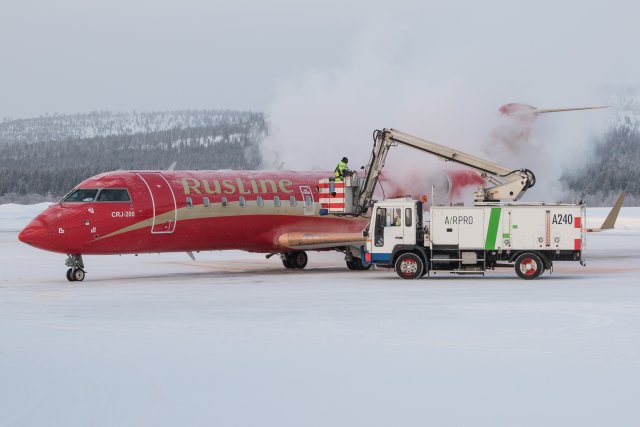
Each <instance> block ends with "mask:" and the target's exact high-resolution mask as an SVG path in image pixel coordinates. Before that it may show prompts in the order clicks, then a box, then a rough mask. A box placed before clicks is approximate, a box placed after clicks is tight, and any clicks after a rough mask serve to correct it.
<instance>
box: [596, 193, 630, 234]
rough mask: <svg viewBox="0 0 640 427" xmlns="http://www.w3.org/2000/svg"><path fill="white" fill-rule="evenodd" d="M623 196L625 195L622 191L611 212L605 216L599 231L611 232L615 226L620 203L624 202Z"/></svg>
mask: <svg viewBox="0 0 640 427" xmlns="http://www.w3.org/2000/svg"><path fill="white" fill-rule="evenodd" d="M624 196H626V193H625V192H624V191H623V192H622V193H620V196H618V200H616V202H615V203H614V205H613V208H611V212H609V215H607V218H606V219H605V220H604V222H603V223H602V227H600V229H601V230H611V229H612V228H613V227H614V226H615V225H616V220H617V219H618V214H619V213H620V208H621V207H622V202H624Z"/></svg>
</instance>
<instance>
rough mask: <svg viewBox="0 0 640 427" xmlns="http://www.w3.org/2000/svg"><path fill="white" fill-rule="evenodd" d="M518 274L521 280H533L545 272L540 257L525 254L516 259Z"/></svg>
mask: <svg viewBox="0 0 640 427" xmlns="http://www.w3.org/2000/svg"><path fill="white" fill-rule="evenodd" d="M515 268H516V274H517V275H518V277H520V278H521V279H525V280H533V279H535V278H537V277H538V276H540V275H541V274H542V272H543V271H544V263H543V262H542V259H541V258H540V256H538V255H536V254H534V253H532V252H525V253H523V254H521V255H520V256H518V258H516V265H515Z"/></svg>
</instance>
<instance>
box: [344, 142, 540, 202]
mask: <svg viewBox="0 0 640 427" xmlns="http://www.w3.org/2000/svg"><path fill="white" fill-rule="evenodd" d="M373 139H374V143H373V151H372V152H371V157H370V159H369V164H368V166H367V167H366V168H365V178H364V182H363V183H362V185H361V186H360V192H359V193H358V197H357V202H356V206H355V211H356V214H362V213H364V212H366V211H367V210H368V209H369V207H371V205H372V197H373V191H374V189H375V187H376V184H377V183H378V178H379V177H380V173H381V172H382V169H383V167H384V162H385V160H386V158H387V154H388V152H389V149H390V148H391V147H394V146H397V145H400V144H402V145H406V146H409V147H413V148H416V149H418V150H420V151H424V152H426V153H429V154H433V155H434V156H436V157H440V158H442V159H444V160H445V161H451V162H455V163H459V164H461V165H465V166H468V167H470V168H471V169H474V170H476V171H477V172H478V173H479V174H480V175H481V176H482V177H483V178H485V179H486V180H487V181H489V182H490V183H491V184H493V185H492V186H490V187H488V188H484V187H480V188H479V189H478V192H476V195H475V201H477V202H506V201H509V202H511V201H516V200H518V199H519V198H520V197H522V195H523V194H524V193H525V191H527V189H529V188H531V187H533V186H534V185H535V182H536V178H535V175H534V174H533V172H531V171H530V170H528V169H516V170H514V169H511V168H506V167H504V166H500V165H497V164H495V163H492V162H490V161H488V160H484V159H481V158H479V157H476V156H473V155H471V154H467V153H464V152H462V151H460V150H456V149H453V148H449V147H445V146H444V145H440V144H436V143H435V142H431V141H428V140H426V139H422V138H418V137H415V136H412V135H409V134H406V133H404V132H400V131H397V130H394V129H382V130H376V131H375V132H374V133H373Z"/></svg>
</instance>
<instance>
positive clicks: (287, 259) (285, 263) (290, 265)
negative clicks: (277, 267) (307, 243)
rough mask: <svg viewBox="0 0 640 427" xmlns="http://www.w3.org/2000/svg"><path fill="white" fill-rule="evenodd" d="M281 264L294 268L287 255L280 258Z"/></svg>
mask: <svg viewBox="0 0 640 427" xmlns="http://www.w3.org/2000/svg"><path fill="white" fill-rule="evenodd" d="M282 265H284V267H285V268H294V267H293V264H292V263H291V260H290V259H289V258H288V257H287V258H282Z"/></svg>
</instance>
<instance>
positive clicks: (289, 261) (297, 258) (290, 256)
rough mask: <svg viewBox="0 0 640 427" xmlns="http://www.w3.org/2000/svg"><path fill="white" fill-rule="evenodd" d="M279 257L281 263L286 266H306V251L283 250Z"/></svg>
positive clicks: (307, 258)
mask: <svg viewBox="0 0 640 427" xmlns="http://www.w3.org/2000/svg"><path fill="white" fill-rule="evenodd" d="M280 259H282V265H284V266H285V267H286V268H300V269H302V268H305V267H306V266H307V261H308V260H309V257H307V253H306V252H285V253H282V254H280Z"/></svg>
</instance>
